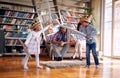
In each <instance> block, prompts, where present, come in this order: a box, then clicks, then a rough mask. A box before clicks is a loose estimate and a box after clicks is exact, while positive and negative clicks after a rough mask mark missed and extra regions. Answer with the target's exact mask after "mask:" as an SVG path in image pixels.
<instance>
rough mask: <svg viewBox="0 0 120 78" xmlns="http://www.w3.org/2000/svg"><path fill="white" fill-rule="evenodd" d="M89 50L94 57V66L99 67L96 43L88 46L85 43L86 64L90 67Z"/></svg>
mask: <svg viewBox="0 0 120 78" xmlns="http://www.w3.org/2000/svg"><path fill="white" fill-rule="evenodd" d="M90 50H92V54H93V57H94V62H95V65H99V60H98V55H97V51H96V43H95V42H94V43H92V44H88V43H86V64H87V65H88V66H89V65H90Z"/></svg>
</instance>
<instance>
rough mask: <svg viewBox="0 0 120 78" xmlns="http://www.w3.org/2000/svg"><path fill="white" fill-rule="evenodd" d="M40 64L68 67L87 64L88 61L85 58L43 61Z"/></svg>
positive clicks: (50, 66)
mask: <svg viewBox="0 0 120 78" xmlns="http://www.w3.org/2000/svg"><path fill="white" fill-rule="evenodd" d="M40 64H42V65H45V66H47V67H49V68H66V67H74V66H85V64H86V61H85V60H83V61H80V60H62V61H41V62H40Z"/></svg>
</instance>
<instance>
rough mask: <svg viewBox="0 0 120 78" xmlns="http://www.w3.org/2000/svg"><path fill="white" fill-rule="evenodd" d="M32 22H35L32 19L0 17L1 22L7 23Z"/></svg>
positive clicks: (25, 23)
mask: <svg viewBox="0 0 120 78" xmlns="http://www.w3.org/2000/svg"><path fill="white" fill-rule="evenodd" d="M32 22H33V21H32V20H23V19H15V18H6V17H5V18H3V17H0V23H6V24H16V25H31V24H32Z"/></svg>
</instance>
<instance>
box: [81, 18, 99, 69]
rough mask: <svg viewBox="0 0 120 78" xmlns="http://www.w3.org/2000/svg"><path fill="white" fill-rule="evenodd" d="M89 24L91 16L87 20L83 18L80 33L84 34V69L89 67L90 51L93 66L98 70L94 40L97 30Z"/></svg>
mask: <svg viewBox="0 0 120 78" xmlns="http://www.w3.org/2000/svg"><path fill="white" fill-rule="evenodd" d="M90 22H91V16H90V17H88V18H84V20H83V21H82V22H81V24H82V26H83V28H82V29H81V32H83V33H84V34H86V67H88V68H89V66H90V50H92V54H93V57H94V61H95V65H96V68H98V65H99V60H98V55H97V52H96V40H95V36H96V35H97V30H96V28H95V27H94V26H92V25H90Z"/></svg>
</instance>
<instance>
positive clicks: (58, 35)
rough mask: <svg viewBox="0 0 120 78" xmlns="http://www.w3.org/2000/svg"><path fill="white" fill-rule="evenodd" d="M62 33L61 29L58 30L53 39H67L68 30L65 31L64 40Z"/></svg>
mask: <svg viewBox="0 0 120 78" xmlns="http://www.w3.org/2000/svg"><path fill="white" fill-rule="evenodd" d="M62 35H63V34H62V33H61V32H60V31H58V32H57V33H56V34H54V36H53V38H52V41H53V40H56V41H65V42H66V41H67V40H68V39H67V32H66V33H64V40H61V39H62Z"/></svg>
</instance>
